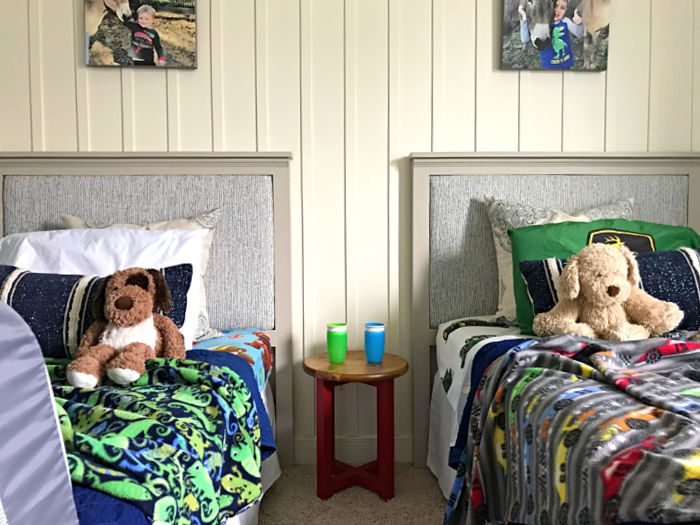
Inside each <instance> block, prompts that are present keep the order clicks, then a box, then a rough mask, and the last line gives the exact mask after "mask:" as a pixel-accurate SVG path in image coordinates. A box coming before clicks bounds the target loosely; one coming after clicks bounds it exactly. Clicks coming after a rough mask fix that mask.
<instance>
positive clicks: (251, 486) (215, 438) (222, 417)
mask: <svg viewBox="0 0 700 525" xmlns="http://www.w3.org/2000/svg"><path fill="white" fill-rule="evenodd" d="M68 362H69V360H68V359H57V358H47V359H46V364H47V368H48V371H49V376H50V378H51V382H52V386H53V393H54V397H55V402H56V408H57V410H58V414H59V421H60V425H61V432H62V434H63V439H64V442H65V446H66V453H67V456H68V465H69V469H70V475H71V480H72V481H73V483H74V484H77V485H82V486H85V487H89V488H92V489H95V490H99V491H102V492H105V493H107V494H109V495H112V496H114V497H117V498H119V499H122V500H124V501H127V502H129V503H131V504H133V505H135V506H136V507H137V508H139V509H140V510H142V511H143V512H144V514H145V515H146V516H148V517H149V518H150V519H152V520H153V522H154V523H162V524H166V523H167V524H173V525H175V524H177V525H185V524H202V525H203V524H218V523H223V522H225V521H226V519H227V518H228V517H230V516H233V515H234V514H236V513H238V512H239V511H240V510H242V509H244V508H245V507H247V506H249V505H250V504H251V503H253V502H255V501H256V500H257V499H258V498H259V497H260V495H261V485H260V427H259V425H258V414H257V411H256V407H255V403H254V402H253V399H252V396H251V393H250V391H249V390H248V387H247V386H246V384H245V383H244V382H243V380H241V378H240V377H239V376H238V375H237V374H236V373H235V372H233V371H232V370H230V369H229V368H226V367H219V366H212V365H210V364H207V363H203V362H199V361H190V360H177V359H152V360H149V361H148V362H147V364H146V373H145V374H144V375H142V376H141V378H140V379H139V380H138V381H137V382H136V383H135V384H134V385H132V386H131V387H129V388H121V387H118V386H112V385H104V386H101V387H98V388H96V389H78V388H73V387H72V386H70V385H69V384H68V383H67V382H66V377H65V372H66V365H67V364H68Z"/></svg>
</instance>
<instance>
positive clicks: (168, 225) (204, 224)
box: [61, 208, 507, 341]
mask: <svg viewBox="0 0 700 525" xmlns="http://www.w3.org/2000/svg"><path fill="white" fill-rule="evenodd" d="M219 217H221V208H215V209H213V210H209V211H207V212H204V213H200V214H199V215H195V216H194V217H189V218H186V219H184V218H183V219H173V220H171V221H161V222H153V223H151V224H143V225H139V224H120V223H115V224H101V225H96V224H94V223H92V222H88V221H85V220H83V219H81V218H80V217H76V216H74V215H62V216H61V220H62V221H63V227H64V228H67V229H76V228H80V229H84V228H100V229H101V228H126V229H130V230H199V229H208V230H209V233H208V234H207V235H206V236H205V237H204V240H203V241H202V265H201V268H202V273H201V275H200V276H199V279H200V283H199V290H200V305H199V315H198V316H197V328H196V329H195V333H194V339H195V341H201V340H202V339H210V338H212V337H221V336H222V335H223V334H222V333H221V332H220V331H219V330H215V329H213V328H212V327H211V326H210V324H209V313H208V312H207V296H206V291H205V289H204V276H205V275H206V274H207V266H208V264H209V251H210V250H211V243H212V241H213V240H214V228H215V227H216V224H217V223H218V222H219ZM506 237H507V235H506Z"/></svg>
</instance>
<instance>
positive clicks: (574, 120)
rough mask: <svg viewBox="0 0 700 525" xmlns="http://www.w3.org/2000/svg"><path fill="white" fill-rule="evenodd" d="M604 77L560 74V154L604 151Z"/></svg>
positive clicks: (604, 74) (592, 72) (602, 72)
mask: <svg viewBox="0 0 700 525" xmlns="http://www.w3.org/2000/svg"><path fill="white" fill-rule="evenodd" d="M606 79H607V73H606V72H604V71H601V72H594V71H586V72H582V73H578V72H575V71H567V72H565V73H564V81H563V84H562V91H563V93H564V96H563V101H562V105H563V110H562V117H561V122H562V139H561V146H562V148H561V149H562V151H571V152H574V151H604V150H605V86H606Z"/></svg>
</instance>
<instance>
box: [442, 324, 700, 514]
mask: <svg viewBox="0 0 700 525" xmlns="http://www.w3.org/2000/svg"><path fill="white" fill-rule="evenodd" d="M483 343H484V344H482V345H481V346H480V347H479V348H478V349H477V350H476V351H475V352H471V353H469V355H468V356H467V360H469V361H471V363H470V367H469V369H470V371H471V374H463V375H462V376H461V377H460V378H459V379H458V381H459V383H458V384H457V388H458V389H459V391H460V397H461V406H462V407H463V412H462V418H461V420H460V422H459V430H458V436H457V439H456V442H455V444H454V446H453V447H452V449H451V451H450V462H451V465H452V467H453V468H455V469H456V472H457V477H456V480H455V482H454V485H453V490H452V494H451V496H450V499H449V502H448V504H447V510H446V516H445V522H446V523H475V524H478V523H512V524H524V523H697V522H700V337H699V336H698V334H697V333H689V332H685V333H680V334H675V335H674V337H673V338H659V339H649V340H644V341H634V342H608V341H601V340H592V339H586V338H582V337H579V336H572V335H564V336H555V337H552V338H548V339H543V340H540V341H538V340H533V339H530V340H524V339H508V340H494V341H492V342H489V340H488V339H487V340H485V341H483Z"/></svg>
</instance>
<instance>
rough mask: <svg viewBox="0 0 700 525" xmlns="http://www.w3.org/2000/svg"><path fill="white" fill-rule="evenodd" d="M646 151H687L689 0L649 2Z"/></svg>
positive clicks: (689, 108) (689, 74) (689, 72)
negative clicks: (647, 139) (671, 2)
mask: <svg viewBox="0 0 700 525" xmlns="http://www.w3.org/2000/svg"><path fill="white" fill-rule="evenodd" d="M651 7H652V11H651V43H652V46H651V71H650V80H649V151H689V150H690V149H691V142H690V133H691V128H692V124H691V120H692V117H691V101H692V79H693V76H692V69H691V68H690V67H688V65H689V64H692V62H693V61H692V51H693V41H692V34H693V17H692V0H675V1H674V2H673V9H668V2H665V1H664V0H652V3H651Z"/></svg>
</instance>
